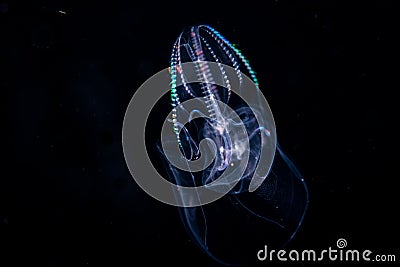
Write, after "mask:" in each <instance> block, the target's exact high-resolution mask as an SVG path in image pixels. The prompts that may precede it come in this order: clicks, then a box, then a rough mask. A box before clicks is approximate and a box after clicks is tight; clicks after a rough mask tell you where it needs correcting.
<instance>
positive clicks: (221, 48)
mask: <svg viewBox="0 0 400 267" xmlns="http://www.w3.org/2000/svg"><path fill="white" fill-rule="evenodd" d="M188 62H189V63H193V64H192V66H194V68H192V69H190V68H188V67H186V65H185V63H188ZM211 63H213V64H211ZM226 66H229V67H230V69H229V70H228V68H227V67H226ZM169 70H170V76H171V83H170V87H171V88H170V89H171V90H170V92H171V104H172V108H171V118H170V120H169V121H170V124H171V127H172V128H173V131H174V132H175V137H174V138H175V140H173V141H174V142H177V143H178V144H179V150H180V153H181V155H183V158H185V159H186V160H187V161H189V162H190V161H196V160H198V159H199V158H201V156H202V154H204V155H205V153H204V151H202V148H201V145H200V142H201V141H202V140H203V139H207V140H209V141H211V143H208V144H209V145H208V146H206V147H208V149H209V150H210V151H213V153H214V157H213V158H208V159H206V162H207V164H206V163H204V166H203V167H204V168H202V169H201V170H199V169H190V168H189V169H186V170H182V169H180V168H177V167H176V166H175V165H173V164H171V163H170V161H171V158H168V156H167V153H166V149H168V148H166V147H165V146H161V145H158V149H159V151H160V155H161V158H162V161H163V162H164V164H165V167H166V171H167V172H168V177H169V180H170V181H171V182H173V183H175V184H177V185H182V186H190V187H196V186H203V185H209V184H210V183H213V182H214V181H216V180H217V179H218V178H219V177H220V176H222V175H224V172H226V171H227V170H228V169H229V168H232V167H233V168H238V169H237V170H238V173H240V176H239V177H236V178H234V179H233V180H232V179H231V180H229V179H228V180H224V181H225V182H226V183H222V184H221V185H222V186H229V193H228V194H226V195H225V196H223V197H222V198H220V199H218V200H217V201H214V202H212V203H208V204H206V205H198V206H193V207H178V209H179V214H180V218H181V220H182V223H183V225H184V227H185V229H186V231H187V233H188V234H189V236H190V237H191V239H192V240H193V241H194V242H195V243H196V244H197V245H198V247H200V248H201V250H202V251H203V252H204V253H206V254H207V255H208V256H209V257H211V258H212V259H214V260H215V261H217V262H219V263H226V264H244V263H249V262H252V261H255V260H256V253H257V251H258V250H259V248H261V247H263V246H264V245H268V246H270V247H272V248H274V249H279V248H282V247H283V246H285V245H286V244H287V243H288V242H289V241H290V240H292V239H293V237H294V236H295V234H296V233H297V232H298V230H299V227H300V225H301V223H302V221H303V218H304V215H305V212H306V210H307V206H308V190H307V186H306V184H305V181H304V179H303V178H302V176H301V174H300V172H299V171H298V169H297V168H296V166H295V165H294V164H293V162H292V161H291V160H290V159H289V158H288V157H287V156H286V155H285V154H284V152H283V151H282V149H281V147H280V145H279V144H278V143H277V141H276V132H275V124H274V121H273V118H272V116H270V117H268V116H267V117H265V116H264V115H265V114H266V113H268V112H266V110H265V108H263V106H262V105H259V106H257V105H253V106H252V107H250V106H249V105H248V103H246V101H244V100H243V99H242V98H241V97H240V94H236V93H235V92H236V91H235V92H233V90H232V87H233V86H238V88H239V89H238V90H239V92H245V90H247V87H246V83H245V81H246V79H247V80H251V82H252V83H253V84H254V86H256V87H257V88H258V87H259V84H258V80H257V77H256V74H255V72H254V71H253V69H252V68H251V66H250V64H249V62H248V60H247V59H246V58H245V57H244V56H243V54H242V52H241V51H240V50H239V49H238V48H237V46H235V45H233V44H232V43H230V42H229V41H228V40H227V39H226V38H224V37H223V36H222V35H221V34H220V33H219V32H218V31H216V30H215V29H213V28H212V27H210V26H207V25H200V26H195V27H190V28H188V29H186V30H184V31H183V32H182V33H181V34H180V36H179V37H178V38H177V40H176V42H175V44H174V46H173V49H172V55H171V61H170V69H169ZM217 74H218V75H217ZM191 75H194V76H196V81H197V82H191V81H192V80H193V79H191V78H190V76H191ZM221 84H222V85H223V86H221ZM252 97H254V98H257V97H259V98H260V99H261V96H260V95H258V94H257V93H255V94H253V95H252ZM190 99H200V101H202V102H203V107H204V108H203V109H194V108H190V107H189V108H188V107H186V106H184V105H183V103H184V102H185V101H188V100H190ZM221 103H222V104H225V105H220V104H221ZM226 106H229V107H230V108H231V109H227V108H226ZM268 108H269V107H268ZM182 114H186V115H182ZM185 116H186V118H183V117H185ZM263 116H264V117H263ZM260 118H261V119H260ZM235 127H239V128H235ZM236 129H238V130H236ZM240 129H244V132H243V131H242V132H241V130H240ZM243 134H244V135H245V137H246V138H243ZM167 147H168V146H167ZM263 153H264V154H263ZM266 154H267V155H268V157H267V158H268V159H271V160H270V162H267V161H266V160H265V157H264V158H263V157H262V155H266ZM217 188H218V187H217ZM216 190H218V189H216ZM176 197H177V198H180V197H183V196H180V195H179V194H178V195H177V196H176Z"/></svg>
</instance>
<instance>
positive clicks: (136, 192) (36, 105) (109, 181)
mask: <svg viewBox="0 0 400 267" xmlns="http://www.w3.org/2000/svg"><path fill="white" fill-rule="evenodd" d="M349 2H352V4H351V5H350V4H349ZM220 6H221V7H220ZM60 11H63V12H65V13H66V14H64V13H63V12H60ZM395 16H396V13H395V11H394V6H393V4H392V3H391V2H388V1H376V2H371V3H366V1H360V2H354V1H342V2H340V3H339V2H335V1H298V2H297V3H289V1H280V0H279V1H266V3H265V4H263V5H262V6H261V5H257V4H255V3H250V2H243V3H241V4H235V3H233V2H227V3H224V4H219V5H217V4H216V3H215V2H214V3H206V2H195V1H192V2H191V3H189V2H186V3H178V2H171V3H166V4H165V6H159V5H157V4H155V3H149V5H148V6H139V5H138V4H137V3H135V1H77V2H70V1H59V0H55V1H50V0H48V1H43V0H40V1H32V3H28V4H22V3H20V4H16V3H14V2H11V1H4V0H1V1H0V38H1V39H0V40H1V41H0V67H1V69H0V71H1V72H0V94H1V98H0V99H1V128H0V129H1V132H2V136H3V138H2V139H1V140H2V144H1V154H2V164H1V165H2V174H1V175H0V244H1V246H4V249H1V250H0V265H1V266H8V265H18V264H20V263H21V262H25V261H26V262H28V263H39V264H40V265H41V266H81V265H84V266H86V265H88V266H98V265H107V266H136V265H141V264H139V263H138V262H141V261H143V260H146V261H147V263H148V264H149V265H150V264H152V263H163V264H173V265H176V266H183V265H185V264H192V265H197V264H201V265H213V264H214V263H213V262H212V261H211V260H210V259H208V258H207V257H206V256H205V255H204V254H203V253H202V252H201V251H200V250H199V249H198V248H197V247H196V246H195V245H194V244H193V243H192V242H191V241H190V240H189V238H188V236H187V235H186V233H185V231H184V229H183V227H182V225H181V223H180V221H179V217H178V213H177V210H176V209H175V208H174V207H169V206H166V205H164V204H162V203H160V202H158V201H156V200H154V199H152V198H151V197H149V196H148V195H146V194H145V193H144V192H143V191H142V190H141V189H140V188H139V187H138V186H137V185H136V184H135V182H134V181H133V179H132V178H131V176H130V174H129V172H128V170H127V167H126V164H125V161H124V157H123V153H122V145H121V128H122V121H123V116H124V112H125V109H126V107H127V104H128V103H129V101H130V99H131V97H132V96H133V94H134V92H135V89H136V88H138V87H139V86H140V85H141V84H142V83H143V82H144V81H145V80H146V79H148V78H149V77H151V75H153V74H154V73H156V72H158V71H160V70H162V69H164V68H166V67H167V66H168V63H169V62H168V61H169V56H170V52H171V49H172V44H173V42H174V40H175V38H176V37H177V36H178V34H179V33H180V31H181V30H182V28H183V27H185V26H190V25H198V24H209V25H211V26H213V27H214V28H216V29H217V30H218V31H220V32H221V33H222V34H223V35H224V36H225V37H226V38H227V39H228V40H230V41H232V42H233V43H238V44H239V47H240V48H241V50H242V51H243V53H244V54H245V55H246V56H247V58H248V59H249V60H250V62H251V64H252V66H253V68H254V70H255V71H256V72H257V74H258V78H259V80H260V86H261V89H262V91H263V92H264V95H265V96H266V98H267V99H268V101H269V104H270V106H271V109H272V111H273V113H274V117H275V120H276V124H277V133H278V138H279V141H280V143H281V146H282V147H283V149H284V150H285V151H286V152H287V153H288V154H289V156H290V157H291V158H292V159H293V160H294V162H295V163H296V164H297V166H298V167H299V169H300V171H301V172H302V174H303V175H304V177H305V180H306V181H307V184H308V186H309V190H310V206H309V211H308V213H307V215H306V218H305V221H304V224H303V227H302V228H301V229H300V231H299V232H298V235H297V236H296V237H295V238H294V240H293V242H292V243H291V244H290V247H291V248H297V249H324V248H327V247H329V246H332V247H335V246H336V245H335V243H336V240H337V239H338V238H345V239H347V241H348V244H349V248H359V249H371V250H372V251H374V252H375V253H386V254H397V257H400V255H399V254H398V248H399V246H398V244H397V243H396V242H397V237H398V231H397V230H398V229H397V227H398V225H399V224H398V219H396V218H395V216H397V215H398V206H397V203H398V195H396V193H397V192H398V188H397V186H396V183H397V180H398V178H400V177H399V174H398V172H397V170H398V168H397V167H398V164H399V163H398V162H399V161H398V158H399V157H398V148H397V146H396V143H395V142H396V141H397V140H396V139H398V137H397V131H398V130H397V128H398V127H397V125H396V124H397V123H398V118H397V116H395V115H397V114H398V111H397V106H398V104H397V103H395V102H397V100H396V97H395V94H396V91H397V90H398V86H396V85H395V84H396V83H395V82H393V81H394V80H395V79H394V78H396V77H397V75H398V74H397V73H395V69H398V67H397V66H396V67H395V65H398V64H394V63H395V62H394V58H393V57H394V51H395V50H396V47H395V45H394V43H393V41H394V36H395V34H397V33H398V30H397V29H395ZM234 231H235V229H233V234H234ZM267 241H268V240H267V239H266V243H267ZM260 249H261V248H260ZM14 253H15V256H14ZM255 253H256V252H255ZM189 260H190V262H189ZM263 264H264V263H263ZM263 264H262V265H263Z"/></svg>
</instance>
